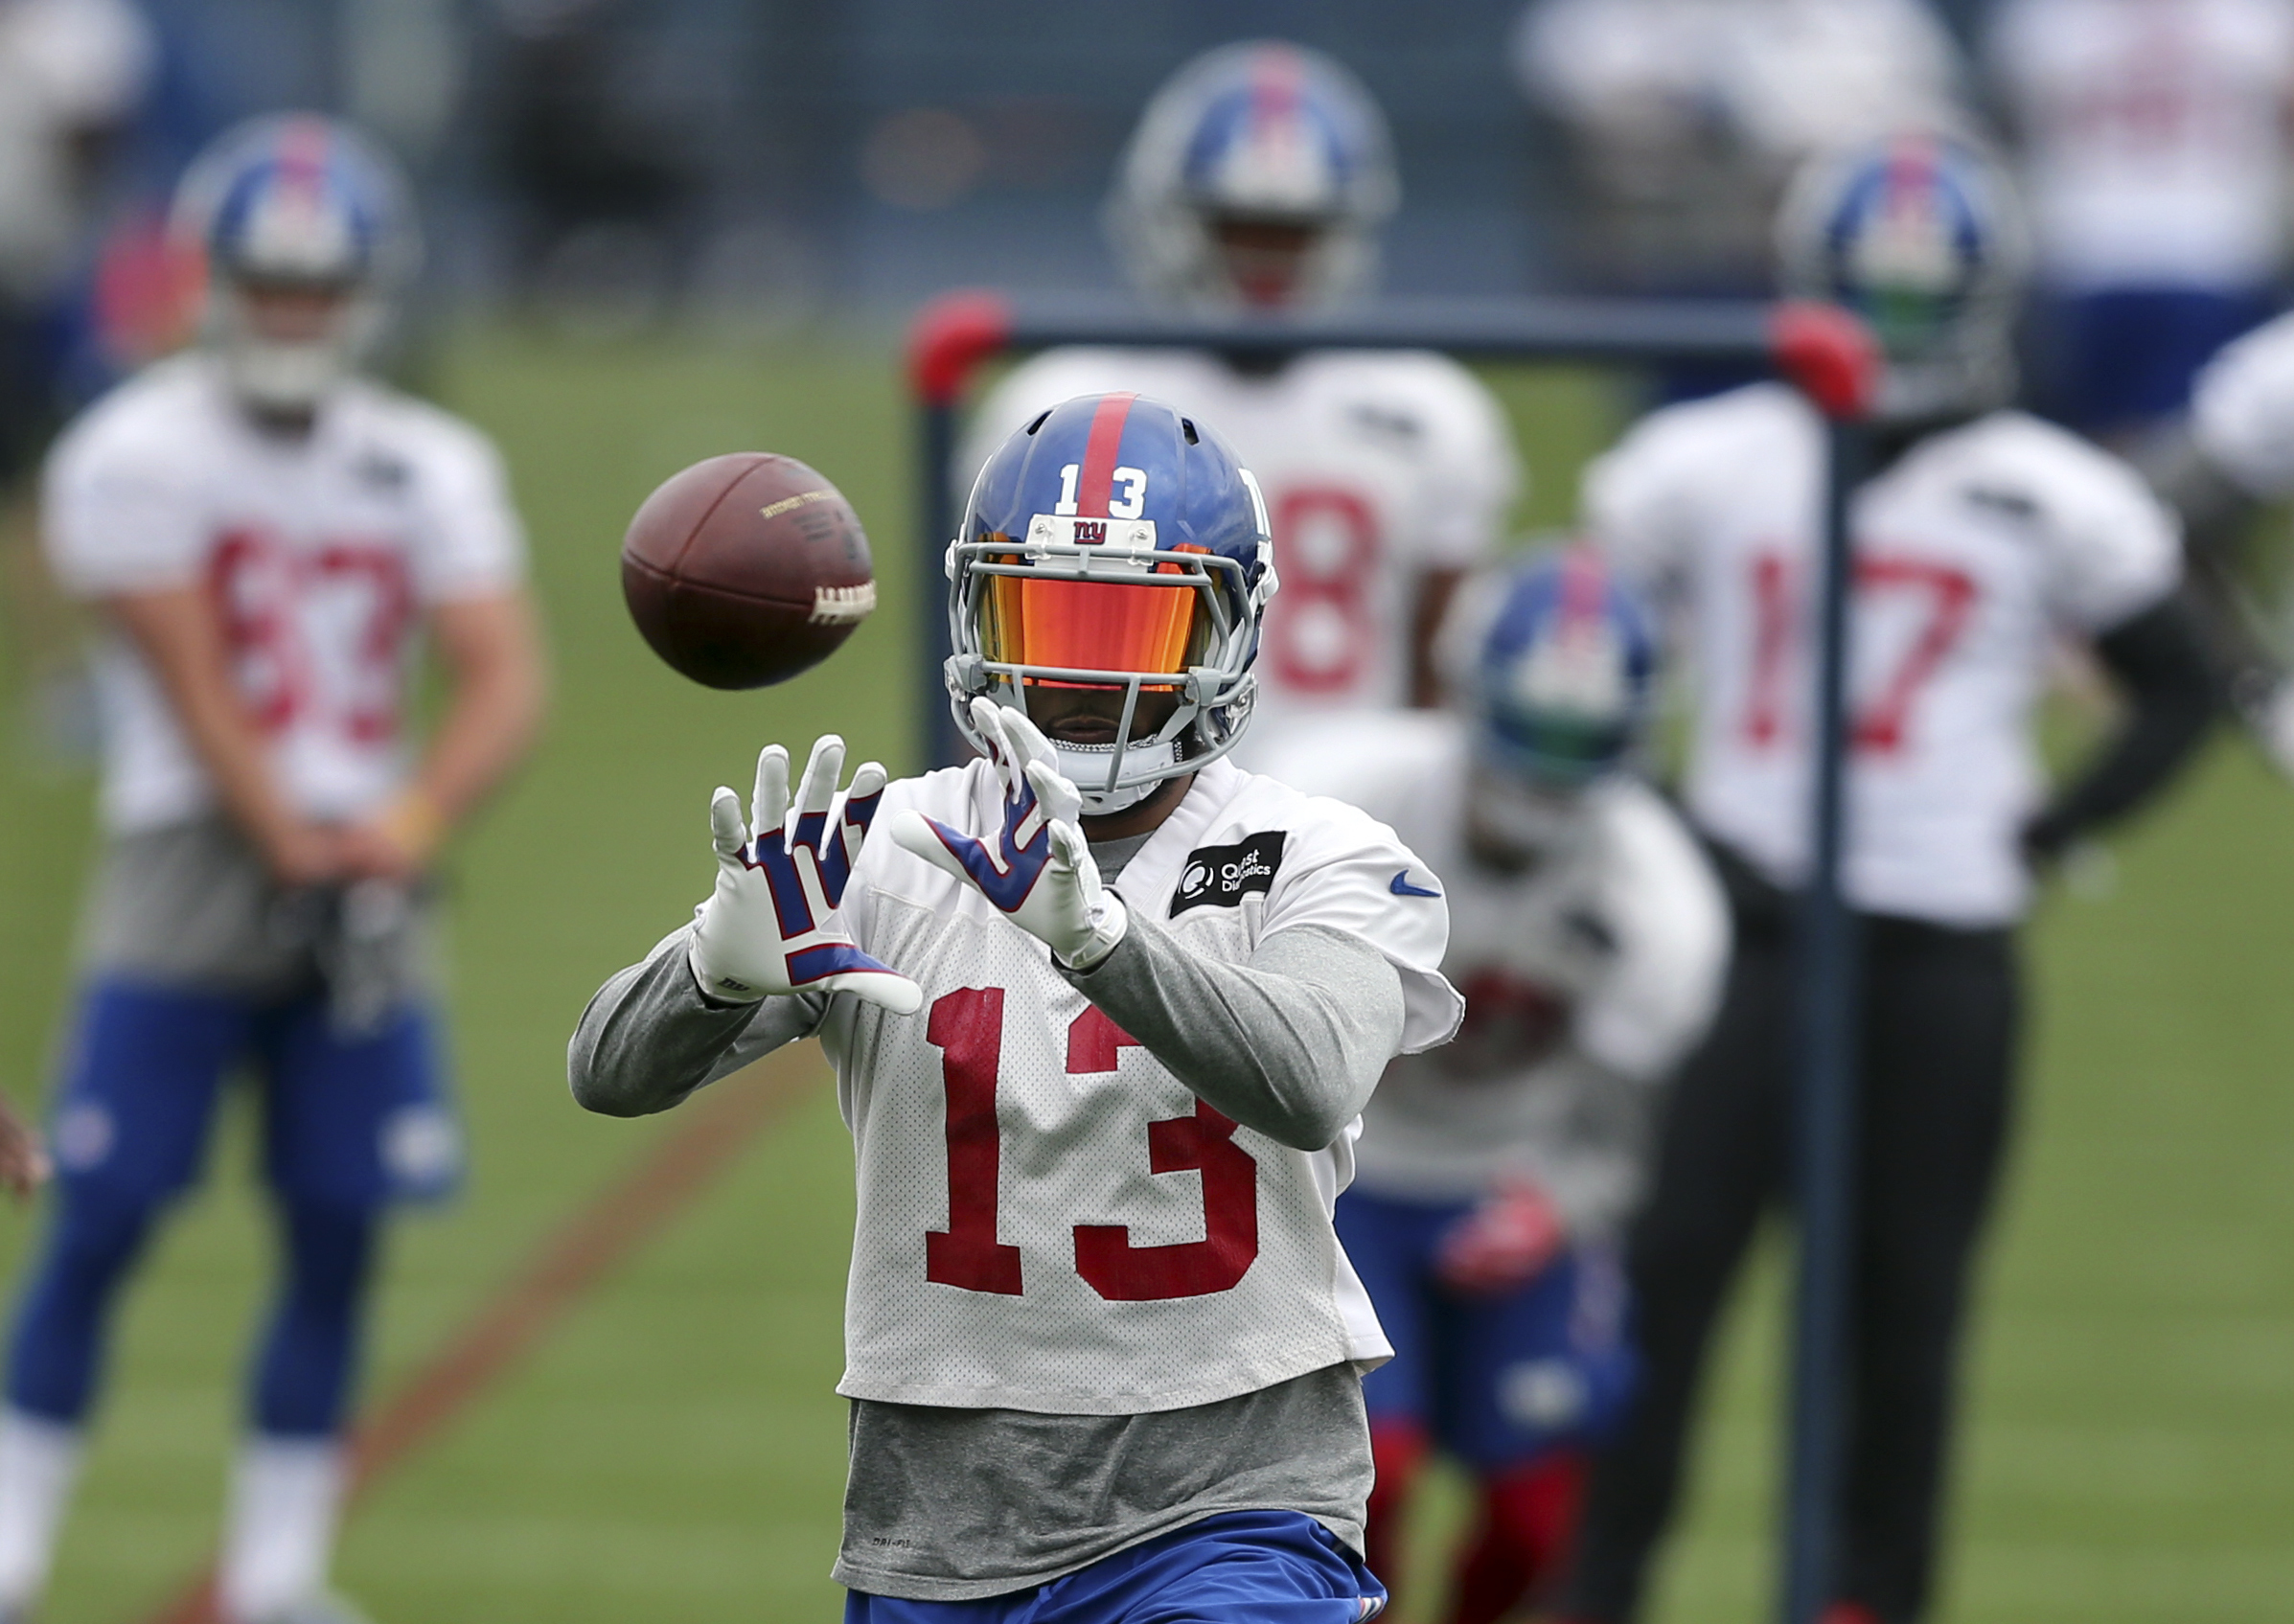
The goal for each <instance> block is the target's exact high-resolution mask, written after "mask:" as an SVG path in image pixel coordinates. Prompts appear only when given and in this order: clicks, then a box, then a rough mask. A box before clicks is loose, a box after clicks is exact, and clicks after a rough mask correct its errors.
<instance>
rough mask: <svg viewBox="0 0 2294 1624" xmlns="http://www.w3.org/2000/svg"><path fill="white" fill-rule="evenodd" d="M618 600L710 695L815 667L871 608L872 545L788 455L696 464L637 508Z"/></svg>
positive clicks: (751, 454) (825, 488) (657, 648)
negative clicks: (712, 690)
mask: <svg viewBox="0 0 2294 1624" xmlns="http://www.w3.org/2000/svg"><path fill="white" fill-rule="evenodd" d="M621 593H622V597H623V599H624V600H625V601H626V602H627V603H628V604H629V606H630V618H631V620H634V621H635V622H636V623H637V629H638V630H639V631H641V632H643V633H644V634H645V640H646V641H647V642H648V643H650V644H652V645H653V650H654V653H656V654H659V655H660V656H661V657H662V658H663V659H664V660H667V661H668V662H669V663H670V665H671V666H673V667H674V668H676V669H677V671H678V672H680V673H682V674H683V675H686V676H690V677H691V678H693V680H694V681H696V682H699V683H702V684H705V685H706V686H708V687H711V688H761V687H763V686H765V685H766V684H767V683H768V682H785V681H787V680H788V679H789V678H790V677H791V676H794V675H796V674H797V673H798V672H800V671H805V670H808V669H810V668H811V667H813V666H815V665H818V664H819V663H820V662H821V661H822V660H825V659H827V658H828V657H829V655H831V654H833V653H835V652H837V645H838V644H840V643H842V642H843V641H844V639H845V638H847V637H849V636H851V635H852V629H853V628H854V627H856V626H858V625H860V622H861V621H863V620H865V619H867V618H868V611H869V610H870V609H873V608H874V607H876V577H875V574H874V573H873V571H872V570H871V569H870V567H869V561H868V537H867V535H866V533H865V532H863V531H862V530H861V529H860V520H859V519H858V518H857V517H855V516H854V515H853V511H852V504H851V503H849V502H847V501H846V500H845V499H844V497H843V495H842V493H841V492H838V491H837V488H836V487H835V486H834V485H831V484H830V483H829V482H828V481H827V480H825V479H823V478H821V477H820V475H819V474H817V473H815V472H814V471H813V470H812V469H809V468H807V467H806V466H805V465H804V464H802V463H800V462H798V461H797V460H796V459H795V458H794V457H780V456H775V455H773V454H772V453H771V452H770V451H739V452H735V453H734V454H732V455H730V456H724V457H711V458H710V459H709V460H708V461H707V462H703V463H695V464H694V465H693V466H692V467H691V468H689V469H685V471H684V472H682V473H678V474H673V475H671V476H670V477H669V479H668V480H666V481H664V482H663V484H662V485H661V487H660V489H659V490H657V491H655V492H654V493H653V494H652V495H651V496H648V497H647V498H646V499H645V505H644V506H643V507H641V508H639V509H638V510H637V516H636V517H634V518H632V519H631V520H630V530H629V534H628V535H627V536H625V537H623V538H622V542H621Z"/></svg>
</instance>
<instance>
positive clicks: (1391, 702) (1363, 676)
mask: <svg viewBox="0 0 2294 1624" xmlns="http://www.w3.org/2000/svg"><path fill="white" fill-rule="evenodd" d="M1111 389H1129V390H1133V391H1136V393H1138V394H1141V395H1145V396H1148V397H1150V398H1151V399H1154V400H1161V401H1164V402H1166V403H1168V404H1170V405H1172V406H1176V407H1177V408H1178V409H1179V410H1180V411H1181V412H1184V413H1186V414H1188V415H1189V416H1194V417H1200V418H1201V419H1202V420H1203V421H1204V423H1207V424H1209V425H1210V426H1211V427H1212V428H1213V429H1215V430H1216V431H1217V432H1218V433H1219V434H1221V435H1223V436H1224V437H1225V438H1226V439H1227V443H1228V444H1229V445H1231V446H1234V448H1235V451H1236V453H1237V454H1238V455H1239V456H1240V457H1241V458H1242V460H1243V463H1244V466H1245V467H1247V468H1249V469H1250V471H1251V472H1252V473H1253V474H1254V475H1256V477H1257V479H1258V482H1259V488H1260V489H1261V490H1262V491H1264V492H1266V497H1267V508H1268V515H1269V517H1270V518H1271V519H1272V520H1273V530H1274V563H1275V568H1276V569H1277V570H1278V571H1279V572H1280V575H1281V581H1282V587H1281V590H1280V591H1278V592H1276V593H1275V595H1274V601H1273V603H1272V604H1271V605H1269V606H1268V609H1267V627H1266V634H1265V638H1264V640H1263V642H1262V643H1261V644H1260V647H1259V655H1258V663H1257V665H1256V667H1255V669H1256V671H1257V673H1258V681H1259V687H1258V701H1257V707H1256V709H1255V710H1254V711H1253V713H1252V718H1253V720H1252V722H1251V730H1252V734H1253V735H1254V738H1253V739H1250V740H1246V741H1245V743H1244V744H1243V746H1242V751H1243V754H1242V757H1241V759H1243V760H1245V761H1250V760H1254V759H1255V757H1254V755H1253V754H1252V752H1253V749H1254V745H1256V744H1259V743H1264V742H1266V741H1268V740H1270V739H1271V738H1272V730H1273V728H1276V727H1279V726H1281V725H1282V723H1283V721H1284V720H1285V719H1287V718H1290V717H1295V716H1297V715H1300V714H1303V713H1306V712H1310V711H1327V710H1350V709H1360V708H1363V707H1365V706H1367V707H1395V706H1400V705H1404V704H1407V703H1409V701H1410V638H1411V621H1412V617H1413V614H1414V612H1415V608H1416V590H1417V581H1418V578H1419V576H1420V575H1421V574H1423V573H1424V572H1426V571H1429V570H1452V569H1468V568H1471V567H1472V566H1473V565H1474V564H1476V563H1477V562H1479V561H1480V560H1481V558H1482V557H1483V556H1484V555H1485V554H1486V553H1487V552H1488V551H1489V550H1490V548H1491V547H1492V546H1493V545H1494V544H1495V543H1496V542H1497V540H1498V538H1499V537H1500V536H1501V534H1502V533H1503V525H1504V522H1505V517H1506V511H1507V509H1508V508H1509V507H1510V506H1511V505H1512V502H1513V497H1514V492H1515V489H1516V487H1517V486H1518V484H1519V483H1520V470H1519V467H1518V465H1517V463H1516V461H1515V458H1514V453H1513V443H1512V439H1511V435H1510V432H1509V431H1508V429H1507V427H1506V423H1505V419H1504V414H1503V411H1502V410H1501V408H1500V407H1499V405H1498V403H1497V401H1496V400H1494V399H1493V398H1492V397H1491V395H1490V393H1489V391H1488V390H1486V389H1484V388H1483V387H1482V386H1481V384H1480V382H1479V381H1477V380H1476V379H1475V377H1474V376H1473V375H1472V374H1471V373H1469V372H1467V371H1466V370H1465V369H1464V368H1463V367H1461V366H1459V365H1458V364H1457V362H1455V361H1453V360H1450V359H1449V358H1448V357H1446V356H1442V355H1431V354H1426V353H1422V352H1395V351H1321V352H1316V353H1312V354H1308V355H1301V356H1299V357H1298V358H1297V359H1296V360H1294V361H1292V362H1291V363H1290V364H1289V365H1287V366H1285V367H1282V368H1280V369H1278V370H1275V371H1272V372H1265V373H1259V372H1243V371H1238V370H1237V369H1236V368H1234V367H1231V366H1229V365H1227V363H1226V362H1225V361H1222V360H1221V359H1219V358H1218V357H1217V356H1215V355H1204V354H1201V353H1199V352H1195V351H1187V350H1093V349H1074V350H1053V351H1049V352H1046V353H1045V354H1044V355H1039V356H1037V357H1036V358H1035V359H1034V360H1031V361H1029V362H1027V363H1025V364H1024V365H1022V366H1021V367H1019V368H1018V369H1016V370H1015V371H1014V372H1013V373H1012V374H1011V375H1010V376H1009V377H1006V378H1004V379H1003V381H1002V382H1001V383H999V384H998V385H997V386H996V388H995V389H994V390H993V391H991V392H990V393H989V395H988V396H987V398H986V399H985V400H982V401H981V402H980V405H979V408H978V410H977V411H975V413H974V414H973V418H972V423H971V424H970V427H969V428H968V430H967V432H966V436H965V442H964V451H963V454H962V455H961V456H959V458H958V459H957V461H958V469H959V471H958V473H957V476H956V483H957V486H958V489H957V491H956V492H955V494H956V496H957V498H958V499H959V500H960V499H961V498H962V497H963V495H964V493H965V490H966V489H968V488H969V486H970V483H971V479H972V475H973V474H974V473H975V472H976V471H977V470H978V469H979V467H980V465H981V464H983V463H985V462H986V461H987V459H988V455H989V453H990V452H992V451H994V450H995V448H996V447H997V446H999V445H1001V444H1002V443H1003V440H1004V438H1005V436H1007V435H1009V434H1010V433H1011V432H1012V431H1013V430H1015V429H1017V428H1019V427H1021V425H1022V424H1024V423H1027V421H1028V420H1029V419H1030V418H1033V417H1034V416H1035V415H1036V414H1037V413H1039V412H1041V411H1043V410H1044V409H1045V408H1046V407H1049V406H1056V405H1058V404H1059V403H1060V402H1061V401H1062V400H1070V399H1072V398H1073V397H1075V396H1078V395H1093V394H1098V393H1100V392H1102V391H1105V390H1111Z"/></svg>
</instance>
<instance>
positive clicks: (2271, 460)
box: [2191, 315, 2294, 501]
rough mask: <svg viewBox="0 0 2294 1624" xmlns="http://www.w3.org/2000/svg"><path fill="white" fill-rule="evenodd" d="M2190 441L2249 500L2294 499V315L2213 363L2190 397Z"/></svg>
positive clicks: (2247, 338) (2252, 334)
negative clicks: (2291, 497) (2291, 496)
mask: <svg viewBox="0 0 2294 1624" xmlns="http://www.w3.org/2000/svg"><path fill="white" fill-rule="evenodd" d="M2191 440H2192V441H2193V442H2194V443H2195V444H2196V445H2197V446H2198V449H2199V451H2200V452H2201V453H2202V454H2203V455H2204V456H2205V457H2206V459H2207V461H2208V462H2210V463H2212V464H2213V465H2214V467H2215V468H2217V469H2221V470H2222V471H2223V472H2224V473H2225V474H2228V475H2229V476H2230V477H2231V479H2232V480H2233V481H2235V482H2236V483H2237V485H2238V486H2239V487H2240V488H2241V489H2243V490H2244V491H2245V492H2247V493H2248V494H2249V495H2252V496H2255V497H2258V498H2260V499H2261V500H2264V501H2275V500H2277V499H2278V498H2280V497H2283V496H2287V495H2294V315H2289V316H2280V317H2279V318H2278V319H2277V320H2276V321H2273V322H2270V323H2268V324H2267V325H2265V326H2263V327H2260V328H2257V329H2256V330H2255V331H2254V332H2250V333H2248V334H2247V335H2246V336H2245V337H2243V338H2241V339H2239V340H2237V342H2236V343H2234V344H2231V345H2230V346H2228V347H2227V348H2225V349H2224V350H2223V352H2222V354H2220V355H2216V356H2215V357H2214V359H2213V360H2212V361H2210V362H2208V363H2207V367H2206V370H2205V371H2203V372H2201V373H2200V374H2199V375H2198V381H2197V383H2196V384H2195V385H2193V386H2192V389H2191Z"/></svg>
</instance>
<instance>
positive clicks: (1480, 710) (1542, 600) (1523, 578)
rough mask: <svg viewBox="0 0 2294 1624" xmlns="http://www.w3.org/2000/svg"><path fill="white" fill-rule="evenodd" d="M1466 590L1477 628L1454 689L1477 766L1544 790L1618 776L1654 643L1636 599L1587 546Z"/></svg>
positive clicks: (1647, 695) (1645, 710)
mask: <svg viewBox="0 0 2294 1624" xmlns="http://www.w3.org/2000/svg"><path fill="white" fill-rule="evenodd" d="M1471 589H1472V590H1474V592H1475V594H1476V596H1478V597H1480V598H1481V600H1482V603H1481V606H1480V616H1481V617H1482V618H1481V619H1480V624H1479V625H1478V627H1477V630H1478V632H1479V635H1478V637H1477V638H1476V639H1475V641H1474V642H1473V644H1472V647H1471V652H1470V653H1469V655H1468V657H1467V662H1466V667H1465V669H1464V670H1463V671H1462V672H1460V673H1459V674H1458V675H1459V677H1460V679H1461V680H1459V681H1458V682H1457V688H1458V690H1459V692H1458V695H1457V698H1458V700H1459V702H1460V703H1461V704H1462V705H1463V707H1464V708H1465V709H1466V710H1467V711H1468V712H1469V713H1470V714H1471V715H1472V716H1473V718H1474V720H1475V721H1476V723H1477V731H1476V739H1477V746H1476V753H1477V755H1478V756H1479V757H1480V760H1481V761H1483V762H1484V763H1485V764H1487V765H1488V766H1493V767H1496V768H1498V769H1499V770H1501V771H1503V772H1504V773H1505V774H1507V775H1508V776H1510V777H1512V778H1515V779H1519V780H1523V781H1525V782H1526V783H1527V784H1529V785H1530V786H1532V787H1534V788H1536V789H1547V790H1551V789H1575V788H1578V787H1581V786H1583V785H1585V784H1588V783H1591V782H1592V781H1593V780H1594V779H1595V778H1598V777H1600V776H1601V775H1602V774H1604V773H1606V772H1609V771H1611V770H1613V769H1614V768H1616V767H1617V766H1618V765H1619V764H1620V763H1622V762H1623V761H1624V760H1625V759H1626V757H1627V756H1628V755H1629V754H1630V753H1631V752H1632V750H1633V748H1634V746H1635V744H1636V743H1638V741H1639V740H1640V735H1641V731H1642V729H1643V728H1644V726H1645V725H1646V724H1647V721H1648V716H1649V709H1650V703H1651V698H1652V695H1653V692H1654V687H1655V678H1656V671H1657V641H1656V637H1655V635H1654V630H1653V628H1652V626H1651V624H1650V621H1649V617H1648V615H1647V613H1646V612H1645V611H1644V610H1643V608H1642V607H1641V606H1640V601H1639V600H1638V599H1637V598H1636V597H1635V596H1634V595H1633V594H1632V592H1631V591H1629V590H1628V589H1627V588H1626V586H1625V585H1624V583H1622V582H1620V581H1618V580H1617V577H1616V575H1615V574H1614V573H1613V572H1612V571H1611V570H1610V568H1609V565H1608V563H1607V562H1606V561H1605V560H1603V559H1602V558H1601V556H1600V555H1599V554H1598V553H1596V552H1594V551H1593V550H1592V549H1591V548H1587V547H1574V548H1571V549H1569V550H1568V551H1566V552H1562V553H1560V554H1557V555H1552V556H1549V557H1547V558H1544V559H1540V560H1534V561H1532V562H1530V563H1527V564H1524V565H1521V566H1518V567H1516V568H1515V569H1513V570H1511V571H1510V572H1508V573H1507V574H1506V575H1504V576H1503V577H1502V578H1501V579H1500V580H1498V581H1496V582H1491V583H1475V584H1474V586H1473V587H1472V588H1471Z"/></svg>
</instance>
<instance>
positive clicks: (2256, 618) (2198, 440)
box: [2144, 316, 2294, 775]
mask: <svg viewBox="0 0 2294 1624" xmlns="http://www.w3.org/2000/svg"><path fill="white" fill-rule="evenodd" d="M2144 464H2145V468H2146V469H2148V470H2149V472H2150V475H2151V480H2152V483H2153V484H2154V485H2155V486H2156V487H2157V488H2158V491H2159V493H2160V494H2161V495H2162V496H2164V497H2165V498H2166V499H2167V501H2168V503H2169V504H2171V505H2172V506H2173V508H2174V509H2175V511H2176V512H2177V513H2179V514H2180V515H2182V520H2183V552H2184V557H2185V560H2186V561H2187V562H2188V565H2189V567H2190V571H2191V586H2192V591H2193V596H2194V598H2195V599H2196V601H2197V602H2198V604H2199V605H2200V606H2201V607H2202V608H2203V609H2204V611H2205V616H2206V625H2207V629H2208V633H2209V637H2210V640H2211V641H2212V642H2213V644H2214V654H2215V662H2216V665H2217V666H2218V668H2219V669H2220V672H2221V675H2222V676H2223V678H2224V680H2225V684H2226V686H2227V689H2228V694H2229V698H2230V701H2231V704H2232V706H2233V707H2234V709H2235V710H2236V711H2237V714H2238V716H2239V718H2240V719H2241V720H2242V721H2244V722H2245V723H2246V726H2247V727H2248V729H2249V730H2250V731H2251V732H2252V733H2253V734H2254V736H2255V739H2256V741H2257V743H2260V745H2261V746H2262V748H2263V750H2264V751H2265V752H2266V753H2267V754H2268V755H2269V757H2270V759H2271V761H2272V762H2273V763H2274V764H2275V765H2276V766H2278V769H2279V770H2280V771H2281V772H2284V773H2287V774H2289V775H2294V684H2290V683H2289V682H2288V681H2287V668H2288V664H2289V657H2290V655H2294V625H2289V624H2288V619H2287V610H2286V608H2285V606H2284V605H2283V602H2281V603H2279V604H2278V605H2277V606H2271V603H2270V600H2271V597H2272V594H2271V592H2270V591H2269V589H2268V587H2267V584H2266V580H2265V578H2266V577H2267V576H2268V575H2269V574H2270V573H2271V571H2270V570H2269V569H2268V567H2267V566H2265V565H2263V564H2262V563H2261V561H2260V560H2256V559H2250V558H2249V557H2248V556H2247V554H2248V548H2247V543H2248V542H2249V541H2250V539H2251V538H2252V532H2253V529H2254V519H2255V515H2256V514H2257V513H2258V512H2259V510H2260V508H2261V506H2262V505H2263V504H2264V503H2268V502H2279V501H2283V500H2284V499H2285V498H2286V497H2288V496H2289V495H2294V316H2281V317H2279V318H2278V319H2277V320H2276V321H2273V322H2271V323H2269V324H2268V325H2266V326H2264V327H2262V328H2260V330H2258V331H2257V332H2250V333H2248V334H2247V335H2246V336H2245V337H2243V338H2240V339H2238V340H2237V341H2236V342H2235V343H2233V344H2232V345H2230V347H2229V348H2227V349H2225V350H2224V351H2223V352H2222V353H2221V354H2220V355H2217V356H2215V357H2214V360H2213V361H2211V362H2210V363H2208V365H2207V367H2206V369H2205V370H2204V371H2203V372H2201V373H2200V374H2199V375H2198V381H2197V383H2196V385H2195V387H2194V388H2193V389H2192V391H2191V407H2190V410H2189V412H2188V413H2187V414H2186V415H2185V416H2184V417H2183V418H2182V419H2181V420H2180V421H2179V422H2178V423H2175V424H2174V425H2172V426H2171V427H2170V428H2169V429H2168V430H2167V431H2166V432H2164V433H2162V434H2161V435H2160V436H2158V437H2157V439H2156V440H2155V441H2154V443H2153V444H2151V445H2150V446H2147V447H2146V448H2145V454H2144ZM2281 551H2282V552H2283V548H2282V549H2281Z"/></svg>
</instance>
